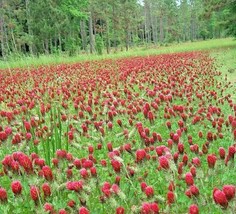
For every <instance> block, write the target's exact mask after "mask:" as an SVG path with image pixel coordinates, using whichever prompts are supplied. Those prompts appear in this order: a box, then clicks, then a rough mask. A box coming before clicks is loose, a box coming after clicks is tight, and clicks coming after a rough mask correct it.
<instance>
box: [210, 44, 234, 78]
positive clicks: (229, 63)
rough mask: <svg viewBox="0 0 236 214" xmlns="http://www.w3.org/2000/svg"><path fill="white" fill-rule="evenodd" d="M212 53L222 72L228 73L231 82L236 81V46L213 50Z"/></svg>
mask: <svg viewBox="0 0 236 214" xmlns="http://www.w3.org/2000/svg"><path fill="white" fill-rule="evenodd" d="M211 55H212V56H213V57H215V59H216V61H217V65H218V66H219V69H220V71H221V72H222V74H223V75H227V76H228V78H229V80H230V81H231V82H236V47H233V46H232V47H228V48H225V49H221V50H217V51H212V53H211Z"/></svg>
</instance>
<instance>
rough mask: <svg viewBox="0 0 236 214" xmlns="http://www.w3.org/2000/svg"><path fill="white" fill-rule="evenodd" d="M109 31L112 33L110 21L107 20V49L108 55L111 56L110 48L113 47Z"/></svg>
mask: <svg viewBox="0 0 236 214" xmlns="http://www.w3.org/2000/svg"><path fill="white" fill-rule="evenodd" d="M109 31H110V27H109V21H108V20H107V21H106V49H107V54H110V47H111V41H110V35H109Z"/></svg>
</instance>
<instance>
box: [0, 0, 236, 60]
mask: <svg viewBox="0 0 236 214" xmlns="http://www.w3.org/2000/svg"><path fill="white" fill-rule="evenodd" d="M235 23H236V1H235V0H34V1H31V0H0V44H1V45H0V57H1V58H4V59H5V58H7V57H8V56H11V55H12V54H14V55H17V54H19V55H22V54H29V55H31V54H32V55H39V54H60V53H66V54H69V55H73V54H78V53H81V52H87V53H88V52H90V53H94V52H96V53H98V54H102V52H103V51H104V50H106V52H107V53H110V52H111V49H112V50H114V51H117V50H118V49H126V50H128V49H129V48H130V47H132V46H136V45H149V44H155V45H162V44H166V43H171V42H182V41H183V42H184V41H190V40H191V41H193V40H198V39H209V38H220V37H225V36H227V35H236V24H235Z"/></svg>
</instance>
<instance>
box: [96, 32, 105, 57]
mask: <svg viewBox="0 0 236 214" xmlns="http://www.w3.org/2000/svg"><path fill="white" fill-rule="evenodd" d="M103 48H104V44H103V39H102V37H101V36H100V35H96V51H97V53H98V54H99V55H102V50H103Z"/></svg>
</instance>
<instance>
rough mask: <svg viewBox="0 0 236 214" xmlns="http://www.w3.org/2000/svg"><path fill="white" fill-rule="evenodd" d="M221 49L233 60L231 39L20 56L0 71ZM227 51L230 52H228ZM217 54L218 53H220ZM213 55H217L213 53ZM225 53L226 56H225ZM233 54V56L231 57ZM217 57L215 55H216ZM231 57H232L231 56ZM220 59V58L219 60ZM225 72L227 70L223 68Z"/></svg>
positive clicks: (235, 46)
mask: <svg viewBox="0 0 236 214" xmlns="http://www.w3.org/2000/svg"><path fill="white" fill-rule="evenodd" d="M217 49H221V50H220V52H221V51H222V49H223V52H224V55H223V56H222V58H224V59H226V58H228V57H229V58H232V61H233V58H235V55H236V54H235V50H236V40H235V39H233V38H226V39H214V40H207V41H197V42H188V43H179V44H172V45H169V46H161V47H151V48H150V47H139V48H133V49H131V50H129V51H127V52H126V51H123V52H122V51H120V52H118V53H111V54H109V55H107V54H104V55H102V56H101V55H95V54H94V55H90V54H80V55H78V56H74V57H68V56H66V55H59V56H57V55H41V56H39V57H32V56H30V57H26V56H22V57H20V58H16V57H12V58H11V59H9V60H8V61H0V69H4V68H15V67H29V66H40V65H49V64H60V63H74V62H78V61H84V60H100V59H108V58H112V59H116V58H123V57H130V56H147V55H156V54H165V53H176V52H186V51H194V50H204V51H209V50H211V51H212V50H217ZM228 50H231V51H230V52H229V51H228ZM220 52H219V53H220ZM214 53H217V52H215V51H214ZM225 53H226V54H225ZM232 54H233V55H232ZM216 55H217V54H216ZM231 55H232V56H231ZM219 59H221V57H220V58H219ZM225 69H226V70H227V68H225Z"/></svg>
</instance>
